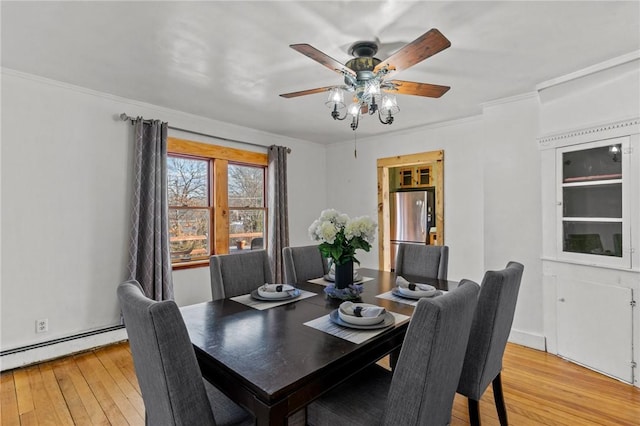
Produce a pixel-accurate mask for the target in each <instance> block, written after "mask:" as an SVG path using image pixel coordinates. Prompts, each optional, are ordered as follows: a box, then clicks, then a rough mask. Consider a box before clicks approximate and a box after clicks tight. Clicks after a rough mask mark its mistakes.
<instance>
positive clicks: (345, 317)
mask: <svg viewBox="0 0 640 426" xmlns="http://www.w3.org/2000/svg"><path fill="white" fill-rule="evenodd" d="M357 306H360V307H362V308H378V307H379V306H376V305H370V304H368V303H354V304H353V307H354V308H355V307H357ZM338 316H339V317H340V319H341V320H342V321H344V322H348V323H349V324H356V325H374V324H378V323H381V322H382V321H384V317H385V314H382V315H378V316H377V317H357V316H355V315H349V314H347V313H346V312H344V311H343V310H342V309H339V308H338Z"/></svg>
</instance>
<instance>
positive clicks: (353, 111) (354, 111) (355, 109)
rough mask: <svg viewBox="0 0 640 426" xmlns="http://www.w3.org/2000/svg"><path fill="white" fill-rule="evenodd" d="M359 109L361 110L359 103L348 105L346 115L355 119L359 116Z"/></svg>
mask: <svg viewBox="0 0 640 426" xmlns="http://www.w3.org/2000/svg"><path fill="white" fill-rule="evenodd" d="M361 109H362V106H361V105H360V102H354V103H352V104H351V105H349V108H347V114H349V115H351V116H353V117H356V116H358V115H360V110H361Z"/></svg>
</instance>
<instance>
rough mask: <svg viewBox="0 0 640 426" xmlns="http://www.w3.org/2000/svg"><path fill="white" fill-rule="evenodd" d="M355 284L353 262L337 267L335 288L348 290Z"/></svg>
mask: <svg viewBox="0 0 640 426" xmlns="http://www.w3.org/2000/svg"><path fill="white" fill-rule="evenodd" d="M351 284H353V260H350V261H348V262H345V263H343V264H342V265H336V275H335V286H336V288H347V287H349V286H350V285H351Z"/></svg>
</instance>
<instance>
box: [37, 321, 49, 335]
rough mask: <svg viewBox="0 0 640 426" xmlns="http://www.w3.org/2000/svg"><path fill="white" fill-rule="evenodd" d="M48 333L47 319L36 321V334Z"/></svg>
mask: <svg viewBox="0 0 640 426" xmlns="http://www.w3.org/2000/svg"><path fill="white" fill-rule="evenodd" d="M47 331H49V320H48V319H47V318H44V319H39V320H36V333H46V332H47Z"/></svg>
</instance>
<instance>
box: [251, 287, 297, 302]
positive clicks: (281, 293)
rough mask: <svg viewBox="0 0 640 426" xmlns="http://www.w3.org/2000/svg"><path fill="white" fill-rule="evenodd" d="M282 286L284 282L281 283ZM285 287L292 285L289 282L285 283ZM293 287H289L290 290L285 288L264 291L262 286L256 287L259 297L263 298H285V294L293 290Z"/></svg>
mask: <svg viewBox="0 0 640 426" xmlns="http://www.w3.org/2000/svg"><path fill="white" fill-rule="evenodd" d="M282 285H283V286H284V285H285V284H282ZM286 285H287V287H292V286H291V285H290V284H286ZM294 290H295V288H291V290H285V291H264V290H263V286H260V287H258V294H259V295H260V297H264V298H265V299H284V298H286V296H285V295H287V294H288V293H289V292H292V291H294Z"/></svg>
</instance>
